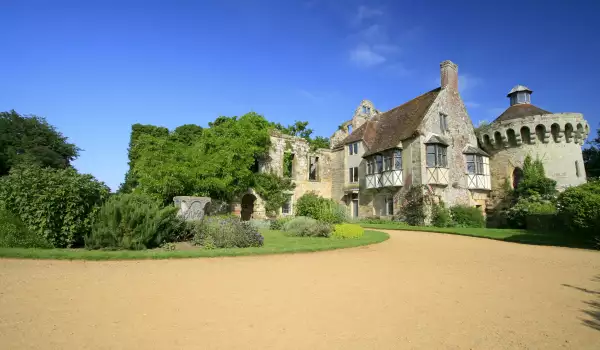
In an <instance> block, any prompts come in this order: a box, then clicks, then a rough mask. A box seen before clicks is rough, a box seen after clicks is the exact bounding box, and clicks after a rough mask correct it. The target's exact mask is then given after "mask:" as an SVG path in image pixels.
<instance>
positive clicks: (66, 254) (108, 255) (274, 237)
mask: <svg viewBox="0 0 600 350" xmlns="http://www.w3.org/2000/svg"><path fill="white" fill-rule="evenodd" d="M261 233H262V235H263V236H264V237H265V241H264V243H265V244H264V245H263V246H262V247H251V248H227V249H212V250H204V249H201V248H198V249H191V250H175V251H166V250H161V249H151V250H139V251H136V250H120V251H103V250H85V249H26V248H0V257H4V258H28V259H62V260H126V259H174V258H199V257H218V256H243V255H261V254H281V253H301V252H316V251H322V250H332V249H340V248H350V247H358V246H363V245H368V244H373V243H380V242H383V241H385V240H386V239H388V238H389V235H388V234H387V233H383V232H379V231H369V230H367V231H365V234H364V236H363V237H361V238H358V239H336V238H316V237H315V238H312V237H289V236H286V235H285V234H284V233H283V232H281V231H271V230H261Z"/></svg>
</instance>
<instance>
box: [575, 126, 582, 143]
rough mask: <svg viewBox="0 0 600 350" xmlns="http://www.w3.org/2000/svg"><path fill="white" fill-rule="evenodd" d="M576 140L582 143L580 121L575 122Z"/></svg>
mask: <svg viewBox="0 0 600 350" xmlns="http://www.w3.org/2000/svg"><path fill="white" fill-rule="evenodd" d="M576 139H577V141H581V143H583V125H581V123H579V124H577V136H576Z"/></svg>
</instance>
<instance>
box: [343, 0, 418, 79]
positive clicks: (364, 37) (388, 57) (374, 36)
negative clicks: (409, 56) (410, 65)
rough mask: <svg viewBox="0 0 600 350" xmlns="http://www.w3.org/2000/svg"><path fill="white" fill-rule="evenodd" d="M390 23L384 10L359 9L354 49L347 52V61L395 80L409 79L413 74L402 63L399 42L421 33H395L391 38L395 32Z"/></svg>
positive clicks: (352, 37)
mask: <svg viewBox="0 0 600 350" xmlns="http://www.w3.org/2000/svg"><path fill="white" fill-rule="evenodd" d="M375 20H376V22H375ZM388 22H389V21H388V20H387V15H386V13H385V11H384V10H383V9H381V8H377V7H370V6H365V5H362V6H359V7H358V9H357V11H356V12H355V16H354V19H353V24H354V26H353V27H354V30H353V33H352V34H351V35H350V36H349V41H350V42H351V43H352V45H351V47H350V48H349V51H348V58H349V60H350V62H352V63H353V64H355V65H356V66H358V67H361V68H374V67H378V69H380V70H382V71H385V72H386V73H389V74H392V75H395V76H406V75H408V74H409V73H410V70H409V69H407V68H406V67H405V66H404V64H403V63H402V62H401V61H400V60H399V56H400V55H401V54H402V51H403V50H402V47H401V45H400V44H399V42H400V41H402V40H403V39H402V38H403V36H406V37H407V38H411V37H414V36H415V35H416V33H417V32H418V31H417V30H415V31H412V30H407V31H405V32H399V33H395V32H394V36H393V37H392V36H391V35H390V33H392V32H391V31H390V29H389V28H388V26H387V25H386V23H388ZM357 27H358V28H357ZM407 40H408V39H407Z"/></svg>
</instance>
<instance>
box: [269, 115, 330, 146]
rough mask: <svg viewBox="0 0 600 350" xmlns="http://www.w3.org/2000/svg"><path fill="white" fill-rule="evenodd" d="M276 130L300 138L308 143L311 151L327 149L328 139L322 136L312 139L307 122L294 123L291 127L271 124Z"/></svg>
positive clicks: (311, 130) (311, 131)
mask: <svg viewBox="0 0 600 350" xmlns="http://www.w3.org/2000/svg"><path fill="white" fill-rule="evenodd" d="M272 125H273V127H274V128H275V129H276V130H279V131H280V132H282V133H283V134H286V135H291V136H296V137H301V138H303V139H305V140H306V141H308V143H309V144H310V148H311V150H313V151H314V150H316V149H318V148H329V138H328V137H323V136H317V137H315V138H312V137H311V135H312V133H313V129H310V128H308V122H306V121H304V122H301V121H296V122H294V124H292V125H288V126H287V127H286V126H283V125H281V124H280V123H275V124H272Z"/></svg>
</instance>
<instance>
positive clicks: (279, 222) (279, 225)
mask: <svg viewBox="0 0 600 350" xmlns="http://www.w3.org/2000/svg"><path fill="white" fill-rule="evenodd" d="M290 220H292V218H291V217H289V216H285V217H281V218H276V219H273V220H271V225H270V227H269V229H271V230H282V229H283V225H285V223H286V222H288V221H290Z"/></svg>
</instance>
